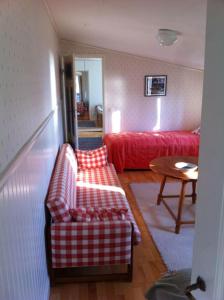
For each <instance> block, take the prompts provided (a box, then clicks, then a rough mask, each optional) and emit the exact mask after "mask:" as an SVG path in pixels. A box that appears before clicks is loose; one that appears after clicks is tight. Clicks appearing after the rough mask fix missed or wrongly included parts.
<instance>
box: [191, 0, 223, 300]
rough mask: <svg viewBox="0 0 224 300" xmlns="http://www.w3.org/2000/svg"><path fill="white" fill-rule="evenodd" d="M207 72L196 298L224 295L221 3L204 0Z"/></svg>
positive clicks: (211, 299) (208, 299)
mask: <svg viewBox="0 0 224 300" xmlns="http://www.w3.org/2000/svg"><path fill="white" fill-rule="evenodd" d="M207 4H208V5H207V28H206V47H205V70H204V87H203V101H202V126H201V143H200V157H199V182H198V200H197V209H196V232H195V238H194V250H193V267H192V282H195V281H196V278H197V276H201V277H202V278H203V279H204V280H205V283H206V286H207V288H206V291H205V292H202V291H200V290H197V291H195V292H193V294H194V296H195V298H196V299H197V300H223V299H224V171H223V170H224V138H223V136H224V134H223V131H224V117H223V115H224V101H223V91H222V87H223V82H224V73H223V70H224V59H223V53H224V38H222V33H221V32H222V28H223V26H224V1H223V0H208V1H207Z"/></svg>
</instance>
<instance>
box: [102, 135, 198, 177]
mask: <svg viewBox="0 0 224 300" xmlns="http://www.w3.org/2000/svg"><path fill="white" fill-rule="evenodd" d="M199 139H200V135H198V134H195V133H192V131H153V132H152V131H144V132H122V133H109V134H105V135H104V138H103V142H104V144H105V145H106V146H107V149H108V160H109V162H111V163H113V164H114V166H115V169H116V171H117V172H119V173H120V172H123V171H124V169H148V168H149V163H150V161H151V160H153V159H154V158H157V157H160V156H170V155H178V156H198V153H199Z"/></svg>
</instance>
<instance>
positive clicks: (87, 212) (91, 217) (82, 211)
mask: <svg viewBox="0 0 224 300" xmlns="http://www.w3.org/2000/svg"><path fill="white" fill-rule="evenodd" d="M127 212H128V210H127V208H125V207H124V208H97V207H87V208H86V207H78V208H75V209H70V210H69V213H70V215H71V216H72V220H73V221H76V222H94V221H118V220H126V214H127Z"/></svg>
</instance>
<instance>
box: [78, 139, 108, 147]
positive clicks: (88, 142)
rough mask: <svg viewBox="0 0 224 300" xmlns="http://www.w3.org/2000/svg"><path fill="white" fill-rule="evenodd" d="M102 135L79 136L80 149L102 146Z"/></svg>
mask: <svg viewBox="0 0 224 300" xmlns="http://www.w3.org/2000/svg"><path fill="white" fill-rule="evenodd" d="M102 145H103V141H102V137H85V138H79V149H80V150H93V149H96V148H99V147H102Z"/></svg>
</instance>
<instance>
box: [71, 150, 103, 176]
mask: <svg viewBox="0 0 224 300" xmlns="http://www.w3.org/2000/svg"><path fill="white" fill-rule="evenodd" d="M76 156H77V160H78V167H79V169H82V170H85V169H94V168H101V167H104V166H106V165H107V147H106V146H103V147H100V148H97V149H95V150H88V151H84V150H76Z"/></svg>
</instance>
